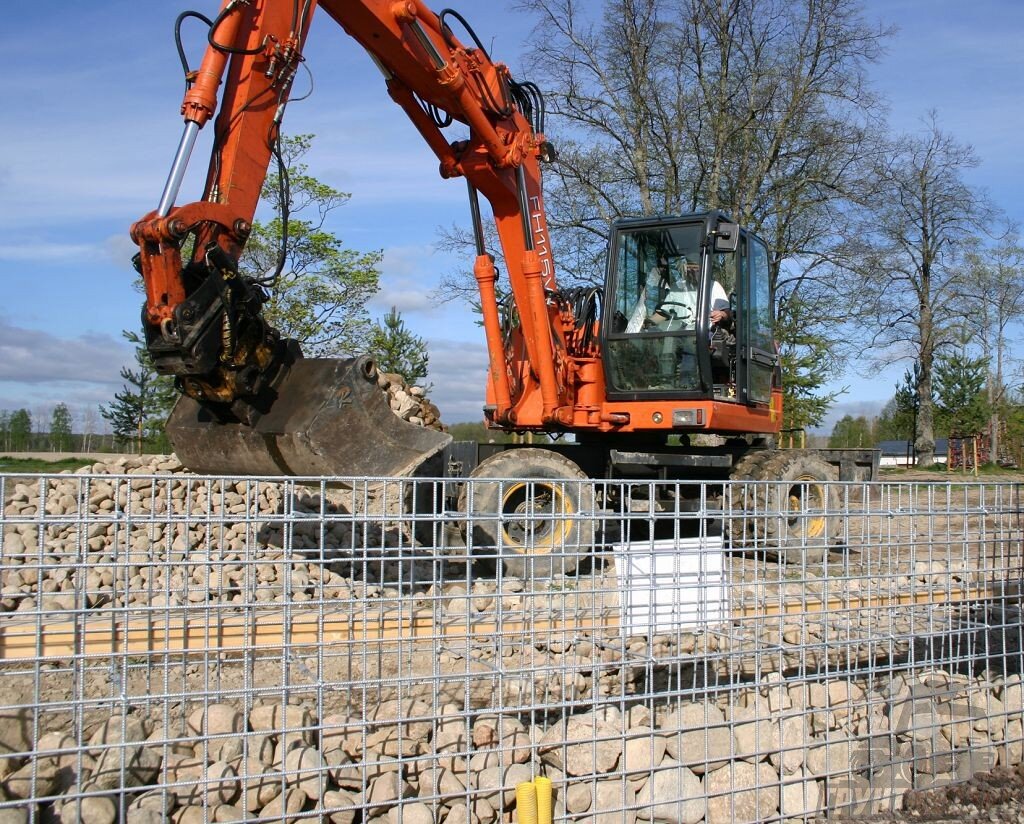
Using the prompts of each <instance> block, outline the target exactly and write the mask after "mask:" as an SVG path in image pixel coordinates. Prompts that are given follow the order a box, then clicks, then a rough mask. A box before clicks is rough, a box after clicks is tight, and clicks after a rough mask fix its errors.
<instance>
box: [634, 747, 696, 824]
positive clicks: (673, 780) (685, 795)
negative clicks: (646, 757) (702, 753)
mask: <svg viewBox="0 0 1024 824" xmlns="http://www.w3.org/2000/svg"><path fill="white" fill-rule="evenodd" d="M636 802H637V804H640V805H642V806H641V807H640V809H639V810H637V812H636V817H637V818H639V819H642V820H645V821H655V822H666V824H697V822H698V821H700V820H701V819H702V818H704V812H705V810H706V808H707V807H706V804H705V801H704V793H703V789H702V787H701V783H700V779H699V778H697V776H696V775H694V774H693V771H692V770H689V769H688V768H686V767H684V766H683V765H682V764H679V763H678V762H676V761H673V760H672V759H671V758H666V759H665V760H664V761H663V762H662V764H661V765H660V766H659V767H658V768H657V770H656V771H655V772H654V773H653V774H652V775H651V776H650V777H649V778H648V779H647V781H646V782H645V783H644V784H643V786H642V787H641V788H640V790H639V792H637V795H636Z"/></svg>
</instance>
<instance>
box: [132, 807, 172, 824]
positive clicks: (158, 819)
mask: <svg viewBox="0 0 1024 824" xmlns="http://www.w3.org/2000/svg"><path fill="white" fill-rule="evenodd" d="M166 820H167V816H166V815H165V814H164V813H162V812H160V811H159V810H154V809H153V808H152V807H129V808H128V810H127V811H126V812H125V816H124V824H164V822H165V821H166Z"/></svg>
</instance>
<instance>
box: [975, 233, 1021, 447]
mask: <svg viewBox="0 0 1024 824" xmlns="http://www.w3.org/2000/svg"><path fill="white" fill-rule="evenodd" d="M966 265H967V270H968V273H969V277H968V278H967V280H966V283H965V284H964V293H963V294H964V301H965V303H966V304H967V307H966V308H967V311H966V312H964V318H965V321H966V323H967V324H968V326H969V328H970V329H971V331H972V333H973V337H974V340H975V341H976V342H977V343H978V345H979V348H980V349H981V352H982V354H983V355H984V356H985V357H986V358H987V359H988V364H989V373H988V382H987V393H988V402H989V406H990V407H991V409H992V420H991V427H990V428H991V432H992V454H993V456H998V454H999V420H1000V410H1002V409H1003V407H1004V405H1005V402H1006V400H1007V386H1006V380H1007V375H1008V369H1009V366H1010V364H1009V363H1008V360H1009V353H1010V344H1011V343H1012V338H1011V330H1012V328H1013V324H1014V323H1016V322H1017V321H1019V320H1020V319H1021V317H1022V316H1024V246H1022V245H1021V240H1020V236H1019V235H1018V234H1017V233H1016V232H1008V233H1007V234H1005V235H1004V236H1003V237H1002V238H1000V240H999V242H998V243H996V244H995V245H994V246H981V245H980V244H979V246H978V247H977V248H975V249H972V250H971V251H970V252H968V253H967V255H966Z"/></svg>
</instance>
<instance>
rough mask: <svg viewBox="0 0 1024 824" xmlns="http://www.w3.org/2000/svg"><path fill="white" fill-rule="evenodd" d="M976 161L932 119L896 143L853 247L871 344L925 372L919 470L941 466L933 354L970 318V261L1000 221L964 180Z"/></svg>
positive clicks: (853, 290) (920, 387) (856, 289)
mask: <svg viewBox="0 0 1024 824" xmlns="http://www.w3.org/2000/svg"><path fill="white" fill-rule="evenodd" d="M977 163H978V160H977V157H976V156H975V154H974V150H973V149H972V148H971V147H970V146H969V145H967V144H963V143H959V142H958V141H956V140H955V139H954V138H953V137H952V136H950V135H949V134H947V133H945V132H943V131H942V130H941V129H940V128H939V125H938V121H937V117H936V115H935V113H934V112H932V113H930V114H929V116H928V117H927V118H926V120H925V128H924V131H923V132H922V133H920V134H913V135H903V136H901V137H899V138H896V139H895V140H894V141H893V143H892V145H891V149H890V151H889V156H888V158H887V159H886V160H885V162H883V163H879V164H877V166H876V168H875V169H874V171H873V174H874V175H875V177H876V179H877V180H878V181H879V185H880V191H879V196H878V200H877V203H876V205H875V206H874V208H872V209H871V210H870V211H869V212H868V213H867V214H866V216H865V219H864V221H863V223H862V224H861V226H860V230H859V232H857V234H856V235H855V236H853V237H851V239H850V240H849V242H848V244H847V247H846V249H845V252H846V254H847V255H848V261H849V266H850V268H851V270H853V271H855V272H856V274H857V279H856V282H855V284H853V285H851V286H850V290H849V293H850V294H855V295H856V297H857V301H858V302H859V304H860V310H859V313H860V317H861V319H862V320H864V321H866V324H865V326H864V328H865V329H867V330H868V338H869V340H868V343H869V344H870V345H871V346H873V347H875V348H877V349H878V350H879V351H880V359H881V360H883V361H886V362H891V361H894V360H899V359H911V360H913V361H914V362H916V363H917V364H918V366H919V370H920V372H919V375H920V377H919V381H918V384H917V391H918V398H919V407H918V416H917V431H916V432H915V449H916V453H917V462H918V464H919V465H929V464H931V463H934V460H935V436H934V405H933V386H932V381H933V375H934V372H933V370H934V363H935V355H936V352H937V351H938V350H939V348H940V347H942V346H943V345H945V344H947V343H949V342H950V341H951V340H952V339H953V337H954V336H955V333H956V331H957V328H958V326H959V325H960V320H962V316H963V292H964V289H963V287H964V282H965V279H966V278H965V266H966V264H965V260H964V255H965V253H966V252H967V250H968V244H969V242H970V241H971V239H972V238H973V237H975V236H976V235H978V234H979V233H980V232H982V231H984V230H985V229H986V228H987V226H986V224H987V222H988V221H989V220H990V219H991V217H992V209H991V207H990V206H989V204H988V202H987V200H986V198H985V196H984V195H983V194H982V193H981V192H979V191H977V190H976V189H974V188H972V187H971V186H969V185H968V184H967V183H965V182H964V179H963V174H964V172H965V171H967V170H968V169H971V168H973V167H974V166H976V165H977Z"/></svg>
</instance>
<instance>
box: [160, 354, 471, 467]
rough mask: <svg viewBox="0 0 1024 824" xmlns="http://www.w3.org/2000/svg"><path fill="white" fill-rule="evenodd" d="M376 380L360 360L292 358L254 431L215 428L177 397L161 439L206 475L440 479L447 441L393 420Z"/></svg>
mask: <svg viewBox="0 0 1024 824" xmlns="http://www.w3.org/2000/svg"><path fill="white" fill-rule="evenodd" d="M376 374H377V372H376V368H375V366H374V364H373V360H372V359H371V358H369V357H366V356H363V357H359V358H350V359H345V360H338V359H331V358H300V359H298V360H296V361H295V363H294V364H292V365H291V366H290V367H289V368H288V370H287V372H286V373H285V374H284V375H283V376H282V378H281V380H280V382H279V383H278V384H277V385H276V386H275V387H274V388H275V391H276V394H277V398H276V399H275V400H274V402H273V404H272V405H271V407H270V409H269V411H268V412H267V413H266V414H264V415H263V416H262V417H260V418H259V419H258V420H257V421H256V422H255V423H254V424H252V425H248V424H242V423H222V422H220V421H218V420H217V419H216V418H215V417H214V415H213V414H212V413H211V412H210V411H209V410H207V409H205V408H203V406H201V405H200V404H199V403H198V402H197V401H195V400H194V399H192V398H190V397H188V396H182V397H181V398H180V399H179V400H178V403H177V404H176V405H175V407H174V410H173V411H172V412H171V416H170V418H169V419H168V421H167V434H168V436H169V437H170V439H171V443H172V444H173V446H174V451H175V452H176V453H177V455H178V459H179V460H180V461H181V462H182V463H183V464H184V465H185V466H187V467H188V468H189V469H191V470H192V471H193V472H198V473H201V474H206V475H263V476H268V475H298V476H313V475H321V476H323V475H329V476H335V477H382V478H383V477H402V476H409V475H416V474H440V470H441V466H440V453H441V451H442V450H443V449H444V447H445V446H447V445H448V444H449V443H450V442H451V436H450V435H448V434H446V433H443V432H437V431H435V430H433V429H425V428H424V427H421V426H416V425H414V424H411V423H407V422H406V421H404V420H402V419H401V418H399V417H398V416H397V415H395V414H394V412H392V411H391V407H390V405H389V404H388V399H387V396H386V394H385V393H384V392H383V391H382V390H381V389H380V388H379V387H378V386H377V380H376ZM432 458H435V459H436V460H433V461H432V460H431V459H432Z"/></svg>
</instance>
